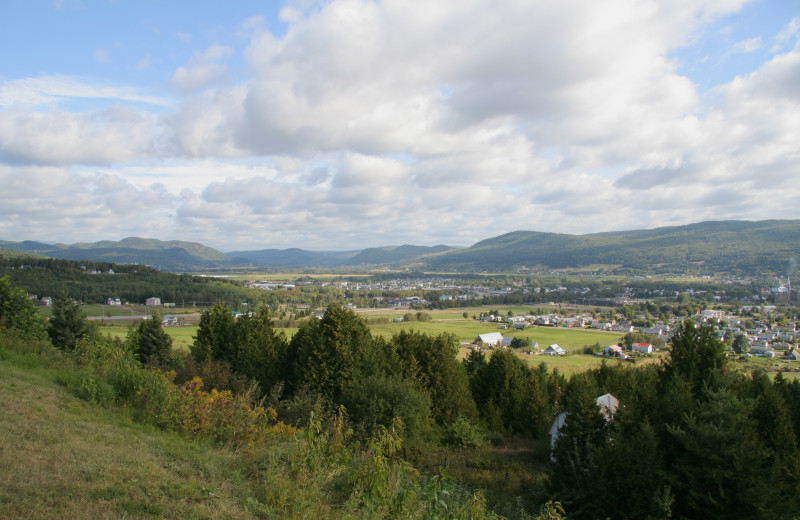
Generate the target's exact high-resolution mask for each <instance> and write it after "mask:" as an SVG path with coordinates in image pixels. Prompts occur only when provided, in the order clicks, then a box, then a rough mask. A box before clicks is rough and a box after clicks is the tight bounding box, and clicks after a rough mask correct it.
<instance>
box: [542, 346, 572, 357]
mask: <svg viewBox="0 0 800 520" xmlns="http://www.w3.org/2000/svg"><path fill="white" fill-rule="evenodd" d="M566 353H567V351H566V350H564V349H563V348H561V347H559V346H558V344H557V343H553V344H552V345H550V346H549V347H547V348H546V349H544V352H542V354H544V355H546V356H563V355H564V354H566Z"/></svg>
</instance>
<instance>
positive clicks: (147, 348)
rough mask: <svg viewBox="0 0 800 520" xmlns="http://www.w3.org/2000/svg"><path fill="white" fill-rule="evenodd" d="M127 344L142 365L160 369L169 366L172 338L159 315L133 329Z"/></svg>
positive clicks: (143, 321)
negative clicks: (165, 329)
mask: <svg viewBox="0 0 800 520" xmlns="http://www.w3.org/2000/svg"><path fill="white" fill-rule="evenodd" d="M126 343H127V344H128V347H129V348H130V349H132V350H133V353H134V355H135V356H136V359H138V360H139V361H140V362H141V363H142V364H145V365H155V366H160V367H166V366H167V365H169V359H170V353H171V352H172V337H171V336H170V335H169V334H167V333H166V332H165V331H164V327H163V326H162V323H161V316H160V315H159V314H158V313H156V314H154V315H153V316H152V318H151V319H149V320H142V322H141V323H139V326H138V327H136V328H134V329H131V331H130V332H129V333H128V338H127V340H126Z"/></svg>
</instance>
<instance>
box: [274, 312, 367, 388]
mask: <svg viewBox="0 0 800 520" xmlns="http://www.w3.org/2000/svg"><path fill="white" fill-rule="evenodd" d="M372 342H373V340H372V335H371V334H370V332H369V328H368V327H367V325H366V323H364V321H363V320H362V319H361V318H359V317H358V316H357V315H356V314H355V313H354V312H353V311H351V310H348V309H344V308H342V307H341V306H339V305H333V304H331V305H329V306H328V308H327V309H326V310H325V315H324V316H323V317H322V319H321V320H316V319H312V320H309V321H308V322H306V323H305V324H303V325H302V326H301V327H300V329H299V330H298V331H297V333H295V335H294V336H292V340H291V341H290V343H289V351H290V355H291V356H293V360H294V383H295V385H294V386H295V389H296V388H297V387H299V386H300V383H304V384H307V385H308V386H309V388H310V389H311V390H312V391H313V392H316V393H318V394H320V395H322V396H324V397H325V398H327V399H329V400H331V401H333V402H339V398H340V396H341V394H342V391H343V390H344V389H345V388H346V387H348V386H349V385H350V382H351V381H353V379H355V378H356V377H357V376H358V375H360V374H363V373H364V372H370V370H368V369H369V368H376V365H377V364H379V363H380V362H381V360H378V359H376V358H375V357H374V355H375V352H370V350H371V346H372Z"/></svg>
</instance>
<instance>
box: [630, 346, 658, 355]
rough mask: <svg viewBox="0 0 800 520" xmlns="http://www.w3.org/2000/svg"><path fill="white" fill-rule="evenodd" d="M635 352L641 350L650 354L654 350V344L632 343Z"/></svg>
mask: <svg viewBox="0 0 800 520" xmlns="http://www.w3.org/2000/svg"><path fill="white" fill-rule="evenodd" d="M631 350H632V351H633V352H641V353H642V354H649V353H651V352H652V351H653V345H651V344H650V343H634V344H632V345H631Z"/></svg>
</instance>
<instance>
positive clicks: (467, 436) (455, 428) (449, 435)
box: [444, 416, 487, 448]
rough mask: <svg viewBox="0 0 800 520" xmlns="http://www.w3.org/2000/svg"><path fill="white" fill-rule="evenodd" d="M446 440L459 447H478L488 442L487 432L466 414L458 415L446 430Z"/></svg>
mask: <svg viewBox="0 0 800 520" xmlns="http://www.w3.org/2000/svg"><path fill="white" fill-rule="evenodd" d="M444 441H445V442H446V443H447V444H450V445H452V446H457V447H459V448H478V447H481V446H484V445H485V444H486V443H487V440H486V432H485V431H484V430H483V428H481V427H480V426H478V425H476V424H473V423H471V422H470V421H469V419H467V418H466V417H464V416H458V417H457V418H456V420H455V421H453V423H452V424H450V425H449V426H448V427H447V429H446V431H445V438H444Z"/></svg>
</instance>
